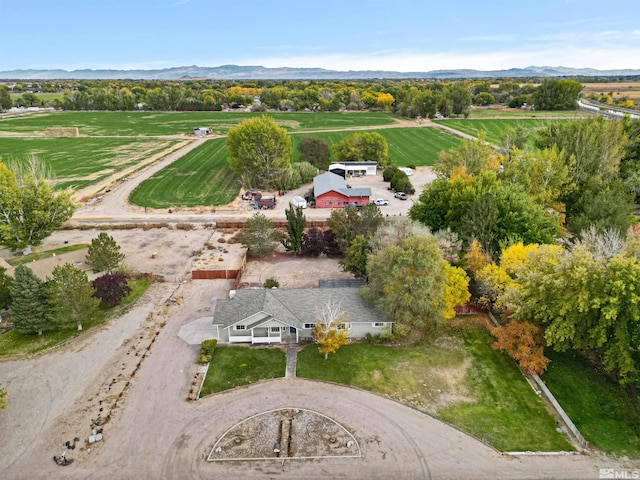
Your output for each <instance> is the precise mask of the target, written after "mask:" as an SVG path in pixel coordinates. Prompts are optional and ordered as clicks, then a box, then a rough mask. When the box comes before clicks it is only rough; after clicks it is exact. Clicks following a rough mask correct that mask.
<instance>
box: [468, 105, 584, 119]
mask: <svg viewBox="0 0 640 480" xmlns="http://www.w3.org/2000/svg"><path fill="white" fill-rule="evenodd" d="M588 116H589V114H588V113H585V112H582V111H580V110H568V111H561V110H556V111H546V110H543V111H538V110H522V109H520V108H491V107H480V108H478V107H476V108H472V109H471V111H470V114H469V119H472V120H480V119H483V118H504V119H506V120H509V119H514V120H515V119H521V118H522V119H525V118H530V119H552V118H554V119H566V120H575V119H578V118H584V117H588Z"/></svg>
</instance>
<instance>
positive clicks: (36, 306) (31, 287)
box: [10, 265, 52, 335]
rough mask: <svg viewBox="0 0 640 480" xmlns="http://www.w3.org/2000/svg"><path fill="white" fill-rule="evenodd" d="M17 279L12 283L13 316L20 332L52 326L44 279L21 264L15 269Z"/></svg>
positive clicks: (36, 331) (42, 329) (39, 333)
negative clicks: (48, 315) (48, 314)
mask: <svg viewBox="0 0 640 480" xmlns="http://www.w3.org/2000/svg"><path fill="white" fill-rule="evenodd" d="M14 275H15V281H14V282H13V285H11V288H10V292H11V299H12V302H11V317H12V318H13V325H14V327H15V329H16V331H18V332H19V333H24V334H29V333H37V334H38V335H41V334H42V332H43V331H44V330H50V329H51V328H52V326H51V323H50V321H49V319H48V317H47V313H48V312H47V310H48V306H47V300H46V296H45V293H44V288H43V283H42V281H41V280H40V279H39V278H38V277H36V275H35V274H34V273H33V271H32V270H31V269H30V268H28V267H25V266H24V265H20V266H18V267H16V270H15V273H14Z"/></svg>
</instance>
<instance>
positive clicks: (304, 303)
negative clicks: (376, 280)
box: [213, 288, 393, 344]
mask: <svg viewBox="0 0 640 480" xmlns="http://www.w3.org/2000/svg"><path fill="white" fill-rule="evenodd" d="M357 292H358V289H357V288H272V289H244V290H235V291H234V290H232V291H231V292H230V297H231V298H228V299H223V300H218V301H217V302H216V307H215V310H214V313H213V337H214V338H216V339H217V340H218V341H219V342H220V343H252V344H256V343H287V342H292V343H293V342H295V343H298V342H299V341H300V340H302V339H307V338H311V336H312V335H311V330H312V329H313V327H314V326H315V324H316V322H317V321H318V318H319V312H321V311H322V308H323V306H324V305H326V303H327V302H328V301H331V302H333V303H334V304H338V305H340V308H341V310H342V311H343V312H344V313H345V322H344V324H341V327H339V328H348V329H349V336H350V337H353V338H362V337H364V336H365V335H366V334H367V333H370V334H371V335H389V334H390V333H391V327H392V325H393V321H391V320H389V319H387V318H385V317H383V316H382V315H381V314H380V313H379V312H378V311H377V310H375V309H374V308H373V307H371V306H369V305H367V304H366V303H364V302H363V301H362V300H361V299H360V297H358V294H357Z"/></svg>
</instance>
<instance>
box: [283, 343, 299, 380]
mask: <svg viewBox="0 0 640 480" xmlns="http://www.w3.org/2000/svg"><path fill="white" fill-rule="evenodd" d="M297 360H298V344H297V343H290V344H289V347H288V348H287V371H286V373H285V375H284V376H285V378H296V361H297Z"/></svg>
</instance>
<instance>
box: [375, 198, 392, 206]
mask: <svg viewBox="0 0 640 480" xmlns="http://www.w3.org/2000/svg"><path fill="white" fill-rule="evenodd" d="M371 203H373V204H374V205H378V206H379V207H381V206H383V205H389V200H385V199H384V198H376V199H375V200H372V201H371Z"/></svg>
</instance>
